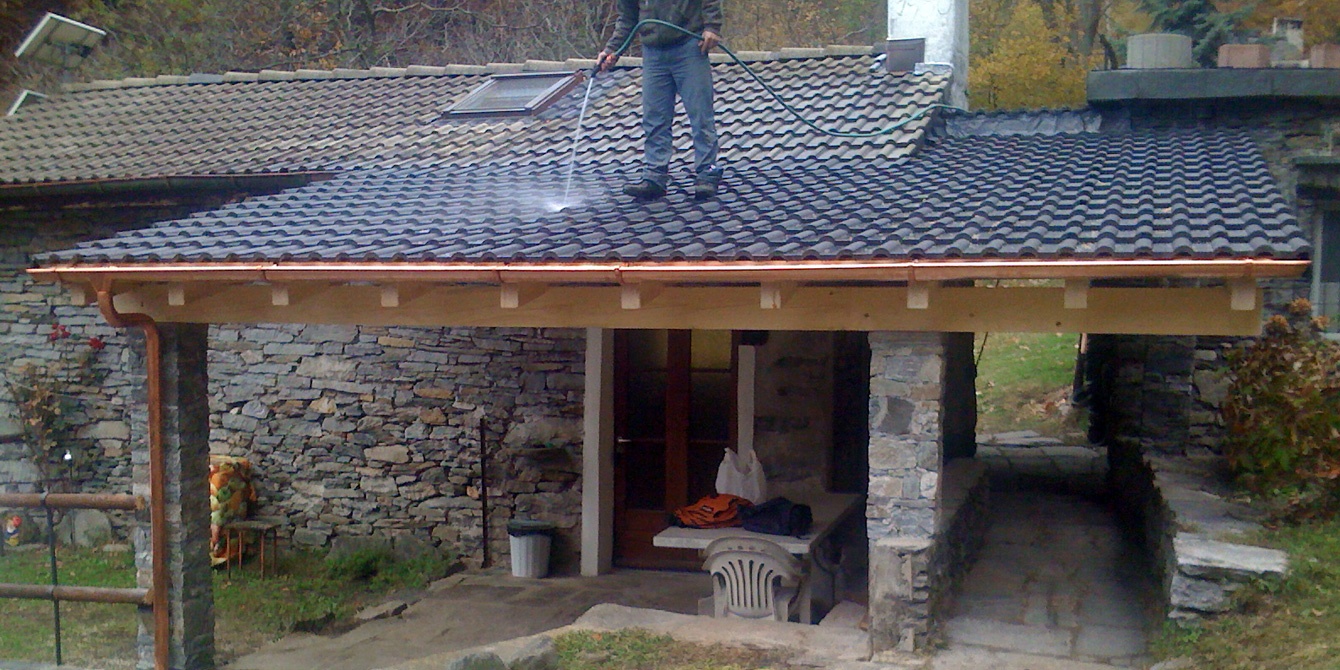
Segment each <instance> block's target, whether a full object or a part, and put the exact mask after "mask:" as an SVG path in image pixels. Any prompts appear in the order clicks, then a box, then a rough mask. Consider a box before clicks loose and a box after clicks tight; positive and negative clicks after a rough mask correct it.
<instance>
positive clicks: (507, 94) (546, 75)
mask: <svg viewBox="0 0 1340 670" xmlns="http://www.w3.org/2000/svg"><path fill="white" fill-rule="evenodd" d="M576 83H577V73H575V72H539V73H531V72H528V73H524V74H499V75H494V76H493V78H492V79H489V80H488V81H486V82H484V83H483V84H481V85H480V86H479V87H478V88H476V89H475V90H473V91H470V93H469V95H466V96H465V97H464V98H461V99H460V100H458V101H456V103H455V104H453V105H452V106H450V107H448V108H447V109H446V113H447V114H449V115H451V116H516V115H528V114H536V113H538V112H540V111H541V110H543V109H544V108H545V107H548V106H549V105H550V104H551V103H553V102H554V101H555V100H557V99H558V98H559V96H562V95H563V94H564V93H567V92H568V90H569V89H571V88H572V87H573V85H575V84H576Z"/></svg>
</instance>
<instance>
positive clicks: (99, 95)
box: [0, 47, 947, 189]
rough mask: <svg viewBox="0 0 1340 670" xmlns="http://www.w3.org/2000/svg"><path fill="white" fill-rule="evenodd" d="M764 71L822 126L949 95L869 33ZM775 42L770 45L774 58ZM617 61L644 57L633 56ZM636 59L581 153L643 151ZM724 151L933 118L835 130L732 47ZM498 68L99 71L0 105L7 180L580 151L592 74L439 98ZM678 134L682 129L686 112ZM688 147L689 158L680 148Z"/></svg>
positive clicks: (912, 127)
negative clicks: (510, 91) (134, 75)
mask: <svg viewBox="0 0 1340 670" xmlns="http://www.w3.org/2000/svg"><path fill="white" fill-rule="evenodd" d="M746 55H747V56H748V57H750V58H758V59H761V60H756V61H755V62H753V63H751V67H752V68H753V69H755V70H756V71H757V72H758V73H759V74H760V75H761V76H762V77H763V78H764V79H765V80H766V81H768V83H769V84H770V85H772V86H773V87H775V88H777V89H778V90H779V91H780V92H781V93H782V94H783V95H784V96H785V97H786V98H787V100H788V101H790V102H791V103H792V104H793V105H795V106H796V107H798V108H800V109H801V110H803V111H804V112H805V113H806V114H807V115H809V116H811V117H812V118H815V119H816V120H817V121H818V122H819V123H820V124H822V125H829V126H834V127H840V128H842V129H844V130H849V131H863V130H864V131H868V130H875V129H878V128H882V127H884V126H887V125H889V124H892V123H895V122H898V121H901V120H904V119H907V118H909V117H910V116H912V115H913V114H915V113H917V112H919V111H921V110H923V109H924V108H926V107H927V106H928V105H930V104H933V103H937V102H940V101H941V99H942V97H943V95H944V92H945V89H946V84H947V79H946V78H945V77H943V76H940V75H933V74H928V75H912V74H890V73H888V72H885V71H884V70H883V69H882V68H881V67H879V65H878V64H877V63H876V62H875V58H874V56H873V55H872V54H871V49H870V48H869V47H832V48H829V49H808V50H784V51H782V52H777V53H772V54H746ZM764 57H766V58H764ZM623 63H627V64H633V65H636V64H637V63H638V60H637V59H629V58H626V59H624V60H623ZM584 66H585V67H589V66H590V63H589V62H586V61H572V62H569V63H566V64H565V63H553V62H532V63H530V64H528V65H521V64H516V65H499V66H494V67H492V68H491V70H492V71H493V72H499V73H501V72H517V71H520V70H527V69H528V70H531V71H544V70H561V69H568V70H577V69H581V68H582V67H584ZM639 74H640V70H639V69H638V68H637V67H619V68H617V69H615V70H614V71H612V72H610V73H607V74H602V75H601V76H599V77H597V78H596V80H595V82H594V84H593V86H592V91H591V100H590V107H589V110H588V113H587V118H586V121H585V125H584V128H583V133H582V135H583V138H584V140H583V142H582V143H581V147H580V151H579V159H581V160H584V161H586V162H591V163H595V162H599V163H601V164H604V165H606V166H620V167H623V166H628V165H635V164H637V163H638V162H639V161H640V160H641V144H642V141H641V137H642V131H641V128H640V119H641V111H640V102H639V101H640V99H641V91H640V83H639ZM713 74H714V76H715V78H716V84H715V91H716V96H717V105H716V120H717V128H718V132H719V134H720V136H721V151H722V155H723V156H725V157H728V158H729V160H730V161H732V162H734V163H737V164H747V163H755V162H762V161H776V160H783V159H797V158H804V157H807V156H810V155H812V154H814V153H816V152H822V153H823V154H824V155H825V156H827V157H834V158H874V157H886V158H887V157H897V156H903V155H907V154H908V153H910V152H912V151H913V150H914V149H915V147H916V145H917V144H918V142H919V141H920V139H921V137H922V135H923V130H924V128H925V127H926V125H927V124H928V123H929V118H928V117H923V118H919V119H917V120H915V121H912V122H910V123H908V124H907V125H906V126H905V127H904V128H903V129H901V130H899V131H897V132H894V133H891V134H889V135H887V136H882V137H878V138H872V139H865V140H842V141H835V140H833V139H832V138H829V137H826V136H824V135H822V134H820V133H818V132H815V131H813V130H811V129H809V128H806V127H805V126H804V125H802V124H801V123H800V122H799V121H798V120H796V119H795V118H793V117H791V116H790V115H788V114H786V113H785V112H784V111H783V110H782V108H781V106H780V105H779V104H778V103H776V102H775V101H774V100H773V99H772V98H770V97H768V96H767V95H766V93H765V92H764V90H763V88H762V87H761V86H760V85H759V84H758V83H757V82H755V81H753V80H752V79H750V78H749V77H748V76H747V75H746V73H745V72H744V71H743V69H742V68H741V67H740V66H739V65H736V64H735V63H733V62H719V63H717V64H716V65H714V67H713ZM490 76H491V74H490V68H485V67H469V66H458V67H452V68H425V67H420V68H409V69H377V70H366V71H364V70H334V71H298V72H296V73H293V72H262V73H259V74H242V73H237V74H232V73H230V74H229V75H223V76H200V75H193V76H192V77H160V78H155V79H129V80H121V81H109V82H94V83H92V84H87V85H82V86H77V87H76V89H78V90H76V91H74V92H69V93H65V94H62V95H57V96H52V97H51V98H50V99H47V100H43V101H41V102H40V103H39V104H33V105H31V106H25V107H24V109H23V111H22V112H21V113H20V114H18V115H16V116H13V117H9V118H4V119H0V189H3V188H4V187H5V186H7V185H8V186H14V185H25V184H33V183H39V184H40V183H52V182H70V181H83V180H134V179H147V178H155V177H164V176H166V177H183V176H199V175H238V174H269V173H286V172H316V171H328V172H342V171H349V170H369V169H378V170H425V171H432V170H453V169H458V168H465V167H481V168H490V169H492V170H494V171H498V172H504V171H511V170H522V169H534V168H546V167H548V168H553V167H554V166H557V165H559V164H561V163H564V162H565V161H566V160H567V158H568V156H569V153H570V151H571V148H572V147H571V138H572V134H573V129H574V127H575V125H576V121H577V115H578V112H579V107H580V105H581V101H582V97H583V94H584V93H585V89H586V87H585V85H582V86H579V87H576V88H574V89H573V90H572V91H569V92H568V93H567V95H565V96H564V97H563V99H562V100H560V101H559V102H557V103H556V104H554V105H552V106H550V107H549V108H547V109H545V110H544V111H543V112H540V113H539V114H537V115H535V116H534V117H520V118H492V119H454V118H451V117H449V116H447V115H445V114H443V113H442V111H443V110H444V109H445V108H446V107H448V106H449V105H450V104H451V103H453V102H455V101H457V100H460V99H461V98H463V97H465V96H466V95H467V94H468V93H469V92H470V91H472V90H473V89H475V88H476V87H477V86H478V85H479V84H481V83H482V82H484V81H486V80H488V79H489V77H490ZM678 126H679V127H678V128H677V137H676V144H677V145H679V146H683V145H684V144H685V143H686V142H687V141H688V128H687V124H678ZM681 159H685V157H684V156H683V155H681Z"/></svg>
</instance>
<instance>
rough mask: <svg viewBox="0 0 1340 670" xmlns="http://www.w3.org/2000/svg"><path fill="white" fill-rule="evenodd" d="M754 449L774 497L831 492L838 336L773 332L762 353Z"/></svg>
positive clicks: (757, 392)
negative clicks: (835, 359) (834, 347)
mask: <svg viewBox="0 0 1340 670" xmlns="http://www.w3.org/2000/svg"><path fill="white" fill-rule="evenodd" d="M757 352H758V353H757V359H756V360H757V368H756V370H757V375H756V378H755V384H754V448H755V450H756V452H757V453H758V458H759V462H761V463H762V464H763V469H764V472H765V473H766V475H767V478H768V494H769V495H784V496H788V497H791V498H793V499H800V500H803V499H805V497H806V495H805V493H806V492H809V491H826V490H829V483H830V481H829V480H830V472H831V468H832V452H833V352H834V349H833V334H832V333H826V332H814V331H772V332H770V333H769V335H768V341H767V343H766V344H764V345H763V346H760V347H758V348H757Z"/></svg>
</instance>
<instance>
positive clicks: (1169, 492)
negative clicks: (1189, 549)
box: [1147, 456, 1262, 540]
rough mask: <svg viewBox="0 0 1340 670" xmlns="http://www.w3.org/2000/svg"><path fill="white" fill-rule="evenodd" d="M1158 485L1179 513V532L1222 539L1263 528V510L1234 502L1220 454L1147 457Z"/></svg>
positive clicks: (1164, 497)
mask: <svg viewBox="0 0 1340 670" xmlns="http://www.w3.org/2000/svg"><path fill="white" fill-rule="evenodd" d="M1147 460H1148V461H1149V466H1150V469H1152V470H1153V471H1154V481H1155V485H1156V486H1158V489H1159V495H1160V496H1161V497H1162V498H1163V501H1164V503H1165V504H1166V505H1167V506H1168V508H1169V509H1170V510H1171V511H1172V513H1173V515H1174V516H1175V517H1176V527H1177V528H1178V530H1179V532H1191V533H1200V534H1203V535H1205V536H1208V537H1214V538H1219V539H1221V540H1224V539H1231V538H1232V537H1234V536H1242V535H1246V534H1248V533H1251V532H1254V531H1257V530H1260V529H1261V524H1260V523H1258V520H1259V519H1260V518H1261V517H1262V515H1261V513H1260V512H1257V511H1256V510H1254V509H1252V508H1251V507H1250V506H1248V505H1244V504H1242V503H1237V502H1233V501H1232V500H1230V499H1229V496H1230V495H1232V490H1231V488H1230V487H1229V486H1228V485H1227V482H1226V474H1225V470H1224V468H1225V466H1224V463H1223V459H1222V458H1220V457H1218V456H1203V457H1198V456H1185V457H1180V458H1170V457H1164V456H1158V457H1148V458H1147Z"/></svg>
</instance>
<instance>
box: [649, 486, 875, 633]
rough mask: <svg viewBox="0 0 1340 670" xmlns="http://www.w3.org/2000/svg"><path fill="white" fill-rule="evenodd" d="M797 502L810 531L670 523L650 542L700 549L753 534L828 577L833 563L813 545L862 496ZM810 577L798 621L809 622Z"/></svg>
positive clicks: (823, 496) (828, 496)
mask: <svg viewBox="0 0 1340 670" xmlns="http://www.w3.org/2000/svg"><path fill="white" fill-rule="evenodd" d="M797 502H804V503H805V504H807V505H809V506H810V511H811V512H813V514H814V522H813V523H812V524H810V532H809V533H807V534H805V535H802V536H800V537H793V536H790V535H770V534H768V533H755V532H752V531H748V530H745V529H743V528H740V527H738V526H737V527H735V528H679V527H676V526H671V527H670V528H666V529H665V530H663V531H661V532H659V533H657V534H656V536H655V537H653V538H652V540H651V543H652V545H654V546H657V547H669V548H673V549H697V550H699V551H701V550H703V549H706V548H707V545H709V544H712V542H714V541H716V540H719V539H721V538H723V537H753V538H758V539H761V540H767V541H768V542H771V543H773V544H775V545H778V546H780V547H781V548H783V549H785V550H786V551H787V552H789V553H792V554H795V555H796V556H799V557H800V558H801V560H803V561H805V562H806V563H807V564H811V565H815V566H817V567H819V568H820V569H822V570H823V571H824V572H826V573H830V575H829V576H830V577H832V573H833V572H834V570H835V569H836V566H834V565H825V563H824V561H823V560H822V558H821V556H820V553H821V552H819V551H817V549H818V548H819V546H820V545H821V544H822V543H823V541H824V540H825V539H827V538H828V536H829V535H830V534H832V532H833V530H834V529H836V528H837V527H838V525H839V524H841V523H842V521H843V519H846V518H847V515H849V514H851V513H852V512H855V511H856V510H857V509H858V508H860V506H861V502H862V498H861V496H860V495H857V494H854V493H822V494H819V495H817V496H813V497H811V498H809V499H806V500H803V501H797ZM811 559H812V560H811ZM813 581H814V580H813V579H805V580H804V586H803V589H804V592H803V595H802V597H801V602H802V603H803V604H802V605H801V610H800V613H799V614H800V622H801V623H813V622H812V621H811V620H810V600H811V594H810V590H811V589H812V588H813Z"/></svg>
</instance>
